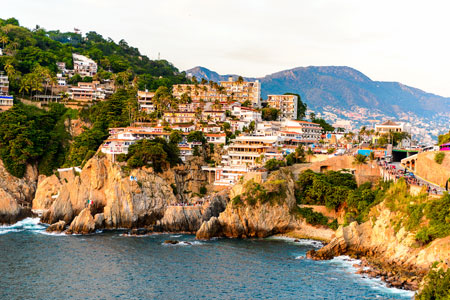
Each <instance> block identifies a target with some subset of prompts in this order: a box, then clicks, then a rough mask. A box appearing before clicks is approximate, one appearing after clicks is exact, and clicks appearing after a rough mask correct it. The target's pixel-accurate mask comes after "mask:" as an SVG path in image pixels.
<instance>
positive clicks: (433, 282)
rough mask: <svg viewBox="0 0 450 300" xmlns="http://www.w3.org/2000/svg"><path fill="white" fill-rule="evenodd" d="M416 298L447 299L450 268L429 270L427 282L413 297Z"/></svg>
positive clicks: (418, 299)
mask: <svg viewBox="0 0 450 300" xmlns="http://www.w3.org/2000/svg"><path fill="white" fill-rule="evenodd" d="M415 299H417V300H439V299H442V300H448V299H450V269H448V270H446V271H444V270H442V269H438V270H431V271H430V273H428V276H427V283H426V285H425V286H424V288H423V289H422V290H421V291H420V293H418V294H417V295H416V297H415Z"/></svg>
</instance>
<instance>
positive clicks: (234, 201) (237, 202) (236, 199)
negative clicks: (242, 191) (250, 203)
mask: <svg viewBox="0 0 450 300" xmlns="http://www.w3.org/2000/svg"><path fill="white" fill-rule="evenodd" d="M231 203H232V204H233V206H239V205H242V204H244V202H242V200H241V196H240V195H237V196H236V197H234V198H233V199H232V200H231Z"/></svg>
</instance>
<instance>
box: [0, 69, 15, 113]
mask: <svg viewBox="0 0 450 300" xmlns="http://www.w3.org/2000/svg"><path fill="white" fill-rule="evenodd" d="M12 106H13V96H10V95H9V80H8V76H6V75H3V74H0V111H6V110H8V109H10V108H11V107H12Z"/></svg>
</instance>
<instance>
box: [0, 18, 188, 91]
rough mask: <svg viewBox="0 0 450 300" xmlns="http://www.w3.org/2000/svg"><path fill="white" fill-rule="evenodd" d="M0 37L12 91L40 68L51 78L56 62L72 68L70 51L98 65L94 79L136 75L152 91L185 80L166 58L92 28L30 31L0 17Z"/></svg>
mask: <svg viewBox="0 0 450 300" xmlns="http://www.w3.org/2000/svg"><path fill="white" fill-rule="evenodd" d="M0 38H1V44H0V47H1V48H3V54H4V55H3V56H0V70H1V71H3V70H4V69H5V70H6V71H7V73H8V76H9V77H10V92H12V93H13V94H14V92H15V93H16V94H17V93H18V92H19V90H21V87H22V86H24V85H23V84H22V83H24V82H25V81H26V80H22V79H23V77H25V75H26V74H31V73H33V72H35V71H36V69H38V68H40V67H42V68H44V70H46V71H47V72H49V74H50V76H51V77H54V76H55V75H56V72H57V71H58V69H57V66H56V63H57V62H64V63H65V64H66V66H67V68H69V69H72V68H73V61H72V54H73V53H77V54H82V55H86V56H88V57H89V58H91V59H93V60H94V61H95V62H96V63H97V64H98V66H99V70H98V73H97V75H96V78H95V79H100V80H101V79H109V78H114V77H113V74H114V73H115V74H117V73H121V72H124V75H127V76H128V77H129V79H130V78H131V79H132V77H133V76H136V75H137V76H138V77H137V79H136V82H137V84H138V86H139V88H140V89H144V88H145V87H147V88H148V89H154V90H156V89H157V88H158V87H159V86H161V85H165V86H167V87H170V86H171V85H172V84H174V83H184V82H186V76H185V74H184V73H182V72H179V71H178V69H177V68H175V67H174V66H173V65H172V64H171V63H169V62H168V61H166V60H150V59H149V58H148V57H147V56H145V55H142V54H141V53H140V52H139V50H138V49H137V48H134V47H132V46H130V45H128V43H127V42H126V41H125V40H123V39H122V40H120V41H119V42H118V43H116V42H114V41H113V40H112V39H110V38H107V39H106V38H104V37H103V36H102V35H100V34H98V33H96V32H95V31H90V32H88V33H86V34H85V35H84V36H83V35H81V34H79V33H74V32H61V31H59V30H49V31H47V30H45V29H43V28H40V27H39V26H36V28H35V29H33V30H30V29H28V28H25V27H23V26H20V24H19V21H18V20H16V19H14V18H10V19H7V20H3V19H0ZM42 68H41V69H40V70H43V69H42ZM22 75H23V77H22ZM31 89H33V88H31ZM22 90H23V88H22ZM22 90H21V91H20V92H22Z"/></svg>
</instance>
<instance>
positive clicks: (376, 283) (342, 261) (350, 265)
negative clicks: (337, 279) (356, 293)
mask: <svg viewBox="0 0 450 300" xmlns="http://www.w3.org/2000/svg"><path fill="white" fill-rule="evenodd" d="M329 262H330V263H337V264H338V265H340V266H341V267H343V269H344V270H345V271H347V272H349V273H352V274H353V275H355V276H357V277H358V280H364V281H366V282H367V283H368V284H369V285H370V287H371V288H372V289H376V290H384V291H389V292H390V293H395V294H401V295H404V296H407V297H411V298H412V297H413V296H414V294H415V292H414V291H408V290H402V289H399V288H394V287H388V286H387V285H386V283H385V282H384V281H382V280H381V278H373V277H369V276H365V275H364V274H357V273H356V272H357V271H358V268H356V267H355V266H354V265H360V264H361V260H359V259H353V258H351V257H349V256H346V255H341V256H336V257H335V258H333V259H332V260H330V261H329Z"/></svg>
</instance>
